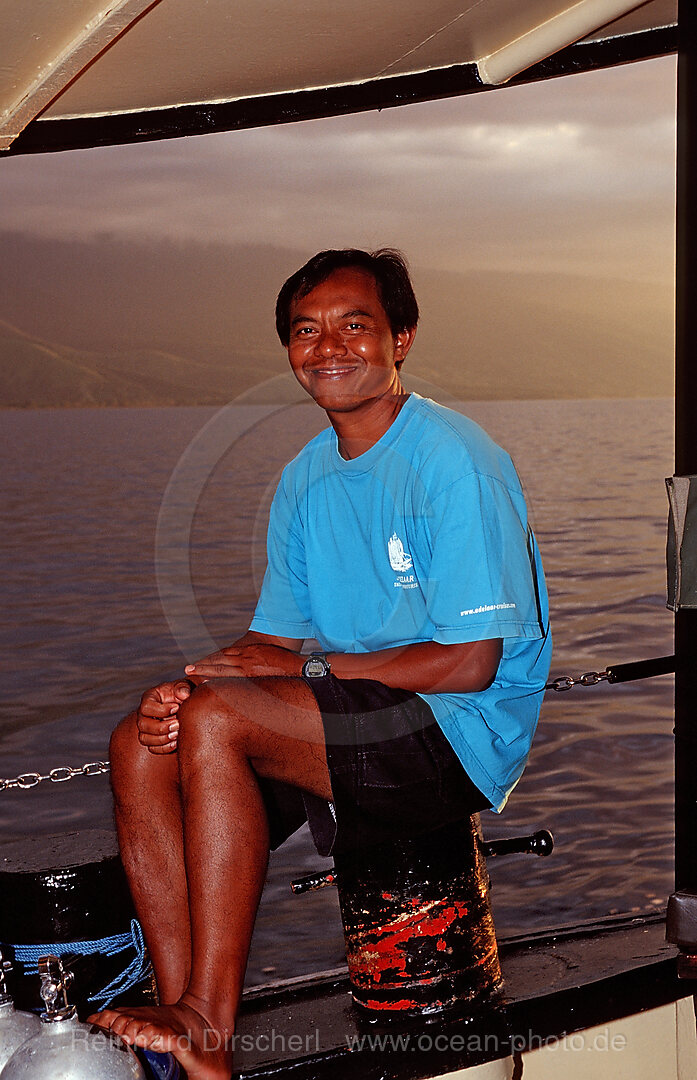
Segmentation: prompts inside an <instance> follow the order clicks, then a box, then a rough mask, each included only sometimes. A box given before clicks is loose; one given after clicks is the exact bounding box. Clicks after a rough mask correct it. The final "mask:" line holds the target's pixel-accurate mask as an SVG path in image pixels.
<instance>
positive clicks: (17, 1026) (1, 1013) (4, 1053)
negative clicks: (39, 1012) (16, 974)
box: [0, 952, 41, 1069]
mask: <svg viewBox="0 0 697 1080" xmlns="http://www.w3.org/2000/svg"><path fill="white" fill-rule="evenodd" d="M11 970H12V965H11V964H10V963H9V961H7V960H3V958H2V953H1V952H0V1069H2V1067H3V1065H4V1064H5V1062H6V1061H9V1059H10V1058H11V1057H12V1055H13V1054H14V1052H15V1050H17V1049H18V1048H19V1047H20V1046H21V1045H22V1043H25V1042H26V1041H27V1039H29V1038H31V1036H32V1035H36V1033H37V1032H38V1030H39V1028H40V1027H41V1021H40V1020H39V1018H38V1016H35V1015H34V1013H28V1012H18V1011H17V1009H15V1003H14V1001H13V1000H12V998H11V997H10V995H9V994H8V992H7V984H6V982H5V972H7V971H11Z"/></svg>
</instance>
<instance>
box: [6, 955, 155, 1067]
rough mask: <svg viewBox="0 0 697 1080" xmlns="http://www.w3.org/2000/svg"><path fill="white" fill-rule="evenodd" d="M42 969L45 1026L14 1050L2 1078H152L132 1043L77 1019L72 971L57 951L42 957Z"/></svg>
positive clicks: (42, 1023) (41, 1017)
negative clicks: (71, 996)
mask: <svg viewBox="0 0 697 1080" xmlns="http://www.w3.org/2000/svg"><path fill="white" fill-rule="evenodd" d="M39 975H40V976H41V991H40V992H41V997H42V998H43V1001H44V1004H45V1006H46V1009H45V1011H44V1012H43V1013H42V1014H41V1016H40V1018H39V1031H38V1032H37V1033H36V1034H34V1035H31V1036H30V1037H29V1038H27V1039H26V1040H25V1041H23V1043H22V1045H21V1046H19V1047H18V1048H17V1049H16V1050H15V1051H14V1053H13V1054H12V1056H11V1057H10V1058H9V1060H8V1061H7V1062H6V1064H5V1066H4V1068H3V1069H2V1072H1V1073H0V1080H146V1076H145V1072H144V1070H143V1067H142V1066H141V1064H140V1062H139V1060H138V1058H137V1057H136V1055H135V1053H134V1052H133V1050H132V1049H131V1048H130V1046H127V1045H126V1043H125V1042H123V1040H122V1039H119V1038H117V1037H116V1036H115V1035H112V1034H107V1033H106V1032H103V1031H99V1030H98V1029H97V1028H95V1027H92V1026H91V1025H89V1024H83V1023H81V1022H80V1021H79V1020H78V1019H77V1010H76V1008H75V1006H74V1005H69V1004H68V998H67V993H66V991H67V987H68V984H69V983H70V981H71V979H72V975H71V974H70V973H69V972H66V971H65V970H64V968H63V964H62V962H61V960H60V959H59V958H58V957H57V956H42V957H41V958H40V960H39ZM16 1015H19V1014H16Z"/></svg>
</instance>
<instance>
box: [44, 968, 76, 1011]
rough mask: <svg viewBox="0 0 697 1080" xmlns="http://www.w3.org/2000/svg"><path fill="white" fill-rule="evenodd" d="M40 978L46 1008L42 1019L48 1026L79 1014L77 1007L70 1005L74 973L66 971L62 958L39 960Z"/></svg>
mask: <svg viewBox="0 0 697 1080" xmlns="http://www.w3.org/2000/svg"><path fill="white" fill-rule="evenodd" d="M39 976H40V978H41V989H40V990H39V993H40V994H41V998H42V1001H43V1003H44V1005H45V1006H46V1009H45V1011H44V1012H43V1013H42V1014H41V1019H42V1020H43V1021H44V1023H46V1024H55V1023H58V1022H59V1021H61V1020H71V1019H72V1018H73V1017H74V1016H75V1015H76V1014H77V1009H76V1008H75V1006H74V1005H70V1004H69V1003H68V987H69V986H70V983H71V982H72V981H73V973H72V971H66V970H65V968H64V967H63V961H62V960H61V959H60V957H58V956H42V957H40V958H39Z"/></svg>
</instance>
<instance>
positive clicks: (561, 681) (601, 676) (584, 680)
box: [545, 671, 610, 693]
mask: <svg viewBox="0 0 697 1080" xmlns="http://www.w3.org/2000/svg"><path fill="white" fill-rule="evenodd" d="M609 678H610V672H609V671H587V672H586V673H585V675H579V677H578V678H577V679H574V677H573V675H560V676H559V678H558V679H554V680H553V682H550V683H547V685H546V686H545V690H557V691H558V692H559V693H561V692H562V691H563V690H571V689H572V687H574V686H596V685H597V683H599V682H603V680H605V679H609Z"/></svg>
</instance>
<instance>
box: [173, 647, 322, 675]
mask: <svg viewBox="0 0 697 1080" xmlns="http://www.w3.org/2000/svg"><path fill="white" fill-rule="evenodd" d="M304 659H305V657H303V656H300V654H299V653H297V652H294V651H292V650H291V649H285V648H282V647H281V646H280V645H269V644H255V643H252V644H247V645H240V644H237V645H230V646H229V647H228V648H227V649H221V650H220V651H219V652H215V653H211V655H210V656H204V658H203V660H197V662H196V663H195V664H189V665H188V667H187V668H186V669H185V670H186V674H187V676H188V677H190V678H194V679H240V678H241V679H245V678H246V679H252V678H263V677H264V676H268V675H281V676H293V675H295V676H300V675H301V674H302V666H303V661H304Z"/></svg>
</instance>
